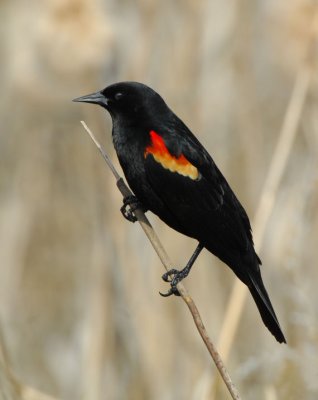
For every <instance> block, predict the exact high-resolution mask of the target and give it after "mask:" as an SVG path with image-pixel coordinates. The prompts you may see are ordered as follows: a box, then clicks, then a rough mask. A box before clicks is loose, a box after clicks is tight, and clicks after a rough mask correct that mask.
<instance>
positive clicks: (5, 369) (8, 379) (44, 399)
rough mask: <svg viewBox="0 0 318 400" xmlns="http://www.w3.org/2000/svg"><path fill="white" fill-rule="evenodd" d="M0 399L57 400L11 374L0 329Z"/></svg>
mask: <svg viewBox="0 0 318 400" xmlns="http://www.w3.org/2000/svg"><path fill="white" fill-rule="evenodd" d="M0 399H1V400H2V399H3V400H57V399H56V398H54V397H52V396H49V395H47V394H45V393H42V392H40V391H38V390H36V389H34V388H32V387H29V386H26V385H24V384H22V383H20V382H19V381H18V380H17V379H16V377H15V376H14V375H13V373H12V371H11V368H10V363H9V360H8V355H7V352H6V348H5V344H4V339H3V336H2V332H1V331H0Z"/></svg>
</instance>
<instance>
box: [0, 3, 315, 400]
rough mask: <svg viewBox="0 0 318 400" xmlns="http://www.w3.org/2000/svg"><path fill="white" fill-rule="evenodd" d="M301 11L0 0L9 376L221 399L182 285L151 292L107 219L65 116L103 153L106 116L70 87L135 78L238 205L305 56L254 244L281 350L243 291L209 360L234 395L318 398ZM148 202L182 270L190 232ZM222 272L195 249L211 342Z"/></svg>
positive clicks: (310, 112)
mask: <svg viewBox="0 0 318 400" xmlns="http://www.w3.org/2000/svg"><path fill="white" fill-rule="evenodd" d="M317 8H318V5H317V2H316V1H309V0H290V1H288V2H287V1H285V0H275V1H274V0H268V1H252V0H238V1H235V2H234V1H225V2H220V1H216V0H211V1H208V0H198V1H194V0H192V1H191V0H184V1H181V0H178V1H166V0H163V1H158V0H157V1H156V0H139V1H135V2H134V1H128V0H121V1H118V0H117V1H116V0H107V1H102V0H68V1H67V0H47V1H36V0H19V1H17V0H2V1H1V3H0V18H1V24H0V30H1V40H0V55H1V74H0V83H1V96H0V116H1V131H0V132H1V133H0V163H1V164H0V165H1V169H0V268H1V270H0V271H1V279H0V331H1V333H2V336H3V343H2V346H4V347H5V349H6V353H7V361H8V362H10V365H11V369H12V371H13V373H14V375H15V376H16V378H17V379H18V381H19V382H23V383H24V384H25V385H28V386H30V387H33V388H35V389H38V390H40V391H42V392H43V393H46V394H48V395H51V396H54V397H56V398H58V399H64V400H69V399H85V400H99V399H110V400H112V399H114V400H122V399H123V400H124V399H129V400H130V399H132V400H134V399H154V400H159V399H160V400H173V399H191V400H192V399H194V400H201V399H202V400H205V399H228V398H229V394H228V393H227V392H226V391H225V389H224V387H223V384H219V385H216V384H215V378H216V376H217V375H218V373H217V371H216V369H215V366H214V365H213V364H212V363H211V360H210V358H209V356H208V353H207V351H206V349H205V348H204V346H203V344H202V342H201V339H200V338H199V336H198V334H197V332H196V330H195V328H194V325H193V322H192V319H191V316H190V314H189V313H188V311H187V310H186V307H185V306H184V304H183V303H182V301H181V300H179V299H176V298H168V299H163V298H161V297H160V296H159V294H158V291H159V290H161V291H165V290H167V285H165V284H164V283H163V282H162V281H161V275H162V273H163V272H164V270H163V268H162V267H161V265H160V262H159V260H158V258H157V256H156V255H155V252H154V250H153V249H152V248H151V246H150V244H149V242H148V241H147V239H146V238H145V236H144V234H143V233H142V231H141V229H140V227H139V226H138V225H137V224H129V223H128V222H127V221H125V220H124V219H123V218H122V216H121V214H120V212H119V208H120V206H121V196H120V194H119V192H118V191H117V188H116V186H115V182H114V179H113V177H112V176H111V173H110V171H109V170H108V169H107V168H106V166H105V164H104V162H103V160H102V158H101V157H100V155H99V154H98V152H97V150H96V148H95V147H94V145H93V144H92V142H91V141H90V139H89V138H88V136H87V135H86V134H85V132H84V131H83V128H82V127H81V125H80V123H79V121H80V120H81V119H84V120H85V121H86V122H87V123H88V125H89V126H90V127H91V129H92V130H93V131H94V132H95V134H96V135H97V137H98V138H99V140H100V141H101V142H102V143H103V145H104V146H105V148H106V150H107V151H108V152H109V153H110V154H111V156H112V158H113V160H114V162H115V164H116V165H118V163H117V160H116V156H115V154H114V150H113V147H112V143H111V121H110V117H109V116H108V114H107V113H106V112H104V111H103V110H102V109H99V108H98V107H93V106H90V105H87V104H86V105H79V104H74V103H72V102H71V99H72V98H74V97H78V96H80V95H84V94H87V93H90V92H93V91H96V90H98V89H101V88H103V87H105V86H107V85H108V84H111V83H113V82H116V81H121V80H136V81H141V82H144V83H146V84H148V85H150V86H151V87H153V88H154V89H155V90H157V91H158V92H159V93H160V94H161V95H162V96H163V97H164V98H165V99H166V101H167V103H168V104H169V105H170V106H171V108H172V109H173V110H174V111H175V112H176V113H177V114H178V115H179V116H180V117H181V118H182V119H183V120H184V122H185V123H186V124H187V125H188V126H189V127H190V128H191V129H192V131H193V132H194V133H195V134H196V135H197V136H198V137H199V139H200V140H201V142H202V143H203V144H204V145H205V146H206V147H207V149H208V150H209V151H210V153H211V154H212V156H213V158H214V159H215V161H216V162H217V164H218V166H219V167H220V169H221V170H222V171H223V173H224V175H225V176H226V177H227V179H228V180H229V182H230V184H231V186H232V187H233V189H234V190H235V192H236V193H237V195H238V197H239V198H240V200H241V202H242V203H243V205H244V206H245V208H246V209H247V211H248V214H249V215H250V217H251V218H252V217H253V215H254V214H255V211H256V210H257V207H258V204H259V202H260V197H261V192H262V188H263V185H264V181H265V178H266V175H267V173H268V170H269V168H270V165H271V160H272V155H273V152H274V149H275V146H276V143H277V141H278V138H279V137H280V134H281V130H282V126H283V121H284V119H285V116H286V111H287V109H288V108H289V107H290V106H289V104H290V101H291V99H292V98H293V96H294V97H295V99H296V101H297V91H296V94H295V93H294V92H293V90H294V88H295V82H297V79H298V78H299V77H301V76H303V75H302V74H303V73H304V74H306V73H307V72H303V71H310V72H309V75H308V76H309V78H308V80H307V84H305V85H304V86H303V87H302V88H303V92H302V96H303V101H301V99H300V103H301V105H300V106H299V108H298V110H299V118H294V120H293V121H292V126H291V127H289V129H294V130H295V134H296V137H295V140H294V142H293V143H291V146H292V147H291V151H290V155H289V157H288V160H287V165H286V168H285V171H284V173H283V176H282V180H281V182H280V185H279V187H278V190H277V194H276V195H275V198H274V207H273V210H272V212H271V213H270V216H269V220H268V223H267V224H266V227H265V230H264V236H263V239H262V241H261V243H260V251H259V253H260V256H261V258H262V261H263V269H262V271H263V278H264V282H265V285H266V287H267V289H268V291H269V294H270V297H271V299H272V302H273V304H274V308H275V310H276V311H277V314H278V317H279V320H280V322H281V325H282V328H283V330H284V333H285V335H286V338H287V341H288V346H285V345H279V344H278V343H276V341H275V339H274V338H273V337H272V336H271V334H270V333H269V332H268V331H267V329H266V328H265V326H264V325H263V323H262V321H261V319H260V316H259V314H258V312H257V309H256V307H255V305H254V303H253V300H252V299H251V297H250V296H248V298H247V301H246V303H245V307H244V309H243V312H242V315H241V317H240V321H239V326H238V329H237V331H235V336H234V342H233V346H232V347H231V349H230V352H229V356H228V357H227V367H228V369H229V372H230V374H231V375H232V378H233V380H234V382H235V383H236V385H237V387H238V388H239V390H240V393H241V395H242V398H243V399H264V400H276V399H281V400H285V399H286V400H287V399H288V400H291V399H306V400H307V399H317V398H318V347H317V346H318V292H317V282H318V268H317V256H318V253H317V236H318V235H317V234H318V213H317V204H318V203H317V202H318V169H317V167H318V165H317V164H318V161H317V160H318V110H317V104H318V92H317V76H318V75H317V59H316V58H317V33H318V24H317V18H316V20H315V19H314V18H315V15H316V13H317V11H318V10H317ZM306 76H307V75H306ZM297 77H298V78H297ZM293 93H294V95H293ZM298 95H299V94H298ZM298 100H299V99H298ZM149 217H150V219H151V221H152V222H153V224H154V226H155V228H156V230H157V232H158V234H159V235H160V238H161V239H162V242H163V243H164V245H165V247H166V249H167V251H168V252H169V254H170V256H171V258H172V259H173V261H174V263H175V265H176V266H183V265H184V264H185V262H186V261H187V260H188V258H189V256H190V255H191V253H192V251H193V250H194V248H195V246H196V243H195V242H194V241H192V240H189V239H187V238H184V237H182V236H181V235H179V234H177V233H175V232H173V231H171V230H170V229H169V228H167V227H166V226H164V225H163V224H162V223H161V222H160V221H158V220H157V219H156V218H155V217H153V216H151V215H149ZM254 228H256V227H254ZM234 281H235V278H234V275H233V273H232V272H231V271H230V270H229V269H228V268H226V267H225V266H224V265H223V264H221V263H219V262H218V260H217V259H216V258H215V257H213V256H212V255H211V254H209V253H207V252H204V253H203V254H202V255H201V256H200V257H199V259H198V261H197V263H196V266H195V267H194V269H193V272H192V273H191V275H190V277H189V278H188V279H187V280H186V282H185V284H186V286H187V288H188V289H189V290H190V292H191V294H192V295H193V297H194V299H195V301H196V302H197V305H198V307H199V309H200V311H201V312H202V317H203V319H204V322H205V324H206V327H207V329H208V332H209V333H210V335H211V337H212V339H213V340H214V341H215V342H218V340H219V339H220V337H219V336H220V332H221V327H222V323H223V321H224V316H225V313H226V306H227V302H228V299H229V297H230V293H231V290H232V287H233V283H234Z"/></svg>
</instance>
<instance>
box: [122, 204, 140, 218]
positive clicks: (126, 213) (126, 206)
mask: <svg viewBox="0 0 318 400" xmlns="http://www.w3.org/2000/svg"><path fill="white" fill-rule="evenodd" d="M120 212H121V213H122V214H123V217H124V218H126V219H127V220H128V221H130V222H136V221H137V218H136V217H135V215H134V213H133V211H132V210H131V208H130V207H129V204H124V205H123V206H122V207H120Z"/></svg>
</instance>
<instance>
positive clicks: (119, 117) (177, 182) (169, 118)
mask: <svg viewBox="0 0 318 400" xmlns="http://www.w3.org/2000/svg"><path fill="white" fill-rule="evenodd" d="M74 101H77V102H86V103H94V104H99V105H100V106H102V107H103V108H105V109H106V110H107V111H108V112H109V113H110V115H111V118H112V122H113V131H112V136H113V142H114V146H115V150H116V152H117V156H118V159H119V162H120V164H121V166H122V169H123V171H124V174H125V176H126V179H127V181H128V184H129V185H130V187H131V189H132V191H133V192H134V194H135V195H136V198H134V199H131V198H128V199H124V206H126V205H127V204H130V205H132V206H135V207H136V206H138V204H142V207H143V208H144V210H150V211H152V212H153V213H155V214H156V215H157V216H158V217H159V218H160V219H162V221H164V222H165V223H166V224H168V225H169V226H170V227H171V228H173V229H175V230H176V231H178V232H181V233H183V234H184V235H187V236H189V237H192V238H194V239H196V240H198V242H199V245H198V247H197V248H196V250H195V252H194V254H193V256H192V257H191V259H190V261H189V262H188V264H187V266H186V267H185V268H184V269H183V270H181V271H177V270H175V269H174V270H171V271H169V272H168V273H166V274H164V276H163V279H165V280H166V281H169V282H170V283H171V289H170V291H169V292H168V293H167V294H166V296H168V295H170V294H178V290H177V288H176V285H177V283H178V282H180V281H181V280H182V279H183V278H184V277H186V276H187V275H188V273H189V271H190V268H191V266H192V265H193V263H194V261H195V259H196V258H197V256H198V255H199V253H200V251H201V250H202V248H206V249H207V250H209V251H210V252H211V253H213V254H214V255H215V256H217V257H218V258H219V259H221V260H222V261H223V262H224V263H226V264H227V265H228V266H229V267H230V268H231V269H232V270H233V272H234V273H235V274H236V276H237V277H238V278H239V279H240V280H241V281H242V282H244V283H245V285H247V287H248V288H249V290H250V292H251V294H252V296H253V298H254V300H255V303H256V305H257V307H258V310H259V312H260V314H261V317H262V319H263V322H264V324H265V325H266V326H267V328H268V329H269V330H270V331H271V333H272V334H273V335H274V336H275V338H276V339H277V341H278V342H280V343H282V342H286V340H285V337H284V335H283V332H282V330H281V328H280V326H279V322H278V320H277V317H276V315H275V312H274V309H273V306H272V304H271V302H270V299H269V297H268V294H267V291H266V289H265V287H264V284H263V281H262V277H261V272H260V267H259V266H260V264H261V260H260V259H259V257H258V255H257V254H256V252H255V249H254V245H253V238H252V233H251V226H250V222H249V219H248V216H247V214H246V212H245V210H244V208H243V207H242V205H241V204H240V202H239V201H238V199H237V198H236V196H235V194H234V193H233V191H232V189H231V188H230V185H229V184H228V182H227V181H226V179H225V178H224V176H223V175H222V173H221V172H220V170H219V169H218V167H217V166H216V164H215V163H214V161H213V159H212V157H211V156H210V155H209V153H208V152H207V151H206V149H205V148H204V147H203V146H202V144H201V143H200V142H199V141H198V139H197V138H196V137H195V136H194V135H193V134H192V132H191V131H190V130H189V129H188V128H187V126H186V125H185V124H184V123H183V122H182V121H181V120H180V119H179V118H178V117H177V116H176V115H175V114H174V113H173V112H172V111H171V110H170V108H169V107H168V106H167V104H166V103H165V102H164V100H163V99H162V98H161V97H160V96H159V94H158V93H156V92H155V91H154V90H153V89H151V88H150V87H148V86H146V85H144V84H141V83H137V82H120V83H115V84H113V85H110V86H108V87H106V88H105V89H103V90H101V91H99V92H96V93H93V94H89V95H87V96H83V97H79V98H77V99H74ZM139 202H140V203H139ZM125 214H126V217H129V213H128V215H127V210H126V213H125ZM130 219H131V218H130Z"/></svg>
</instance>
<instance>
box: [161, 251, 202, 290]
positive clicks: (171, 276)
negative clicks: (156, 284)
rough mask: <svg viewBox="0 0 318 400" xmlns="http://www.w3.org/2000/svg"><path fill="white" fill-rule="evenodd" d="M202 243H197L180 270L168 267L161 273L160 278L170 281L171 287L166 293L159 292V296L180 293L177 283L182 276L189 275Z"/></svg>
mask: <svg viewBox="0 0 318 400" xmlns="http://www.w3.org/2000/svg"><path fill="white" fill-rule="evenodd" d="M203 247H204V246H203V244H201V243H199V244H198V245H197V247H196V249H195V250H194V253H193V254H192V256H191V258H190V260H189V261H188V263H187V265H186V266H185V267H184V268H183V269H182V270H181V271H179V270H177V269H170V270H169V271H167V272H166V273H165V274H163V275H162V279H163V280H164V281H165V282H170V285H171V288H170V289H169V290H168V292H167V293H160V292H159V293H160V294H161V296H163V297H168V296H171V295H172V294H174V295H176V296H180V293H179V291H178V289H177V284H178V283H179V282H181V281H182V280H183V279H184V278H186V277H187V276H188V275H189V272H190V270H191V268H192V266H193V264H194V262H195V260H196V259H197V258H198V255H199V254H200V253H201V250H202V249H203Z"/></svg>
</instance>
